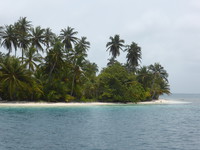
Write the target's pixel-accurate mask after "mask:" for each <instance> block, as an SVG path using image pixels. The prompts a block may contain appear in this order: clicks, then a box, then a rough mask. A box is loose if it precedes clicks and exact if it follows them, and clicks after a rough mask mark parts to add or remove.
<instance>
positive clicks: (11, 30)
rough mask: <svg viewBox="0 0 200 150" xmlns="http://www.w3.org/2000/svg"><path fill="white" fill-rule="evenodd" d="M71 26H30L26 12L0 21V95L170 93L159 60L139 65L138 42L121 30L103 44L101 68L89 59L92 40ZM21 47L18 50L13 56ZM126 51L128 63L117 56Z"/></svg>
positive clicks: (74, 97) (113, 97) (48, 97)
mask: <svg viewBox="0 0 200 150" xmlns="http://www.w3.org/2000/svg"><path fill="white" fill-rule="evenodd" d="M77 35H78V32H77V31H75V29H74V28H71V27H67V28H64V29H61V31H60V34H59V35H56V34H55V33H53V32H52V30H51V29H50V28H46V29H44V28H42V27H41V26H36V27H33V25H32V24H31V22H30V21H28V20H27V18H26V17H20V18H19V20H18V21H17V22H15V23H14V24H11V25H5V26H0V46H1V47H4V48H5V49H6V50H7V51H8V52H7V53H6V54H5V53H3V52H0V97H2V99H4V100H9V101H12V100H17V101H41V100H42V101H48V102H58V101H59V102H72V101H81V102H87V101H101V102H124V103H126V102H138V101H146V100H152V99H158V98H159V96H160V95H162V94H169V93H170V89H169V83H168V80H167V78H168V74H167V72H166V70H165V69H164V68H163V67H162V66H161V65H160V64H159V63H155V64H152V65H149V66H140V62H141V59H142V52H141V47H139V46H138V45H137V44H136V43H135V42H132V43H131V44H130V45H125V41H124V40H123V39H121V38H120V36H119V35H114V36H113V37H112V36H111V37H110V39H109V42H107V44H106V48H107V51H109V53H110V54H111V58H110V59H108V63H107V66H106V67H105V68H103V69H102V70H101V71H100V72H99V74H98V75H97V72H98V66H97V64H95V63H94V62H90V61H89V60H88V59H87V52H88V50H89V48H90V42H89V41H88V40H87V38H86V37H84V36H83V37H80V38H78V37H77ZM17 51H21V56H20V57H19V56H17ZM120 52H125V53H126V60H127V62H126V63H124V64H123V63H120V62H118V61H117V60H116V58H117V57H118V56H119V55H120ZM42 55H43V56H42Z"/></svg>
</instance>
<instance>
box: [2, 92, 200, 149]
mask: <svg viewBox="0 0 200 150" xmlns="http://www.w3.org/2000/svg"><path fill="white" fill-rule="evenodd" d="M162 98H165V99H174V100H179V101H184V102H190V103H179V104H166V105H121V106H119V105H111V106H110V105H108V106H74V107H0V150H39V149H41V150H199V149H200V94H172V95H170V96H163V97H162Z"/></svg>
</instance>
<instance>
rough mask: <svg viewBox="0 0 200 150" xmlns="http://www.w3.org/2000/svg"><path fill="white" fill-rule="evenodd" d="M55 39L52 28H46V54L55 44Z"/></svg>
mask: <svg viewBox="0 0 200 150" xmlns="http://www.w3.org/2000/svg"><path fill="white" fill-rule="evenodd" d="M54 37H55V34H54V33H53V32H52V31H51V29H50V28H46V29H45V31H44V41H45V42H44V44H45V46H46V52H48V50H49V47H50V44H52V43H53V39H54Z"/></svg>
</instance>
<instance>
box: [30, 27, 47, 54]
mask: <svg viewBox="0 0 200 150" xmlns="http://www.w3.org/2000/svg"><path fill="white" fill-rule="evenodd" d="M44 32H45V29H41V27H40V26H37V27H36V28H31V39H30V40H31V44H32V46H33V47H35V48H36V50H37V52H38V50H41V51H42V52H43V47H42V44H44V43H45V39H44V38H45V36H44Z"/></svg>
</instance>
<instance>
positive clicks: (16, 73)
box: [0, 57, 33, 100]
mask: <svg viewBox="0 0 200 150" xmlns="http://www.w3.org/2000/svg"><path fill="white" fill-rule="evenodd" d="M0 72H1V78H0V83H1V84H2V87H3V91H4V92H3V93H4V94H5V93H8V98H9V99H10V100H13V99H14V98H16V96H17V95H18V94H19V93H20V92H22V91H25V90H27V91H29V90H31V87H32V83H33V79H32V76H31V72H29V71H28V70H27V69H26V68H25V66H24V65H21V64H20V61H19V60H18V59H17V58H14V57H8V58H6V60H5V61H4V62H3V63H0Z"/></svg>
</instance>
